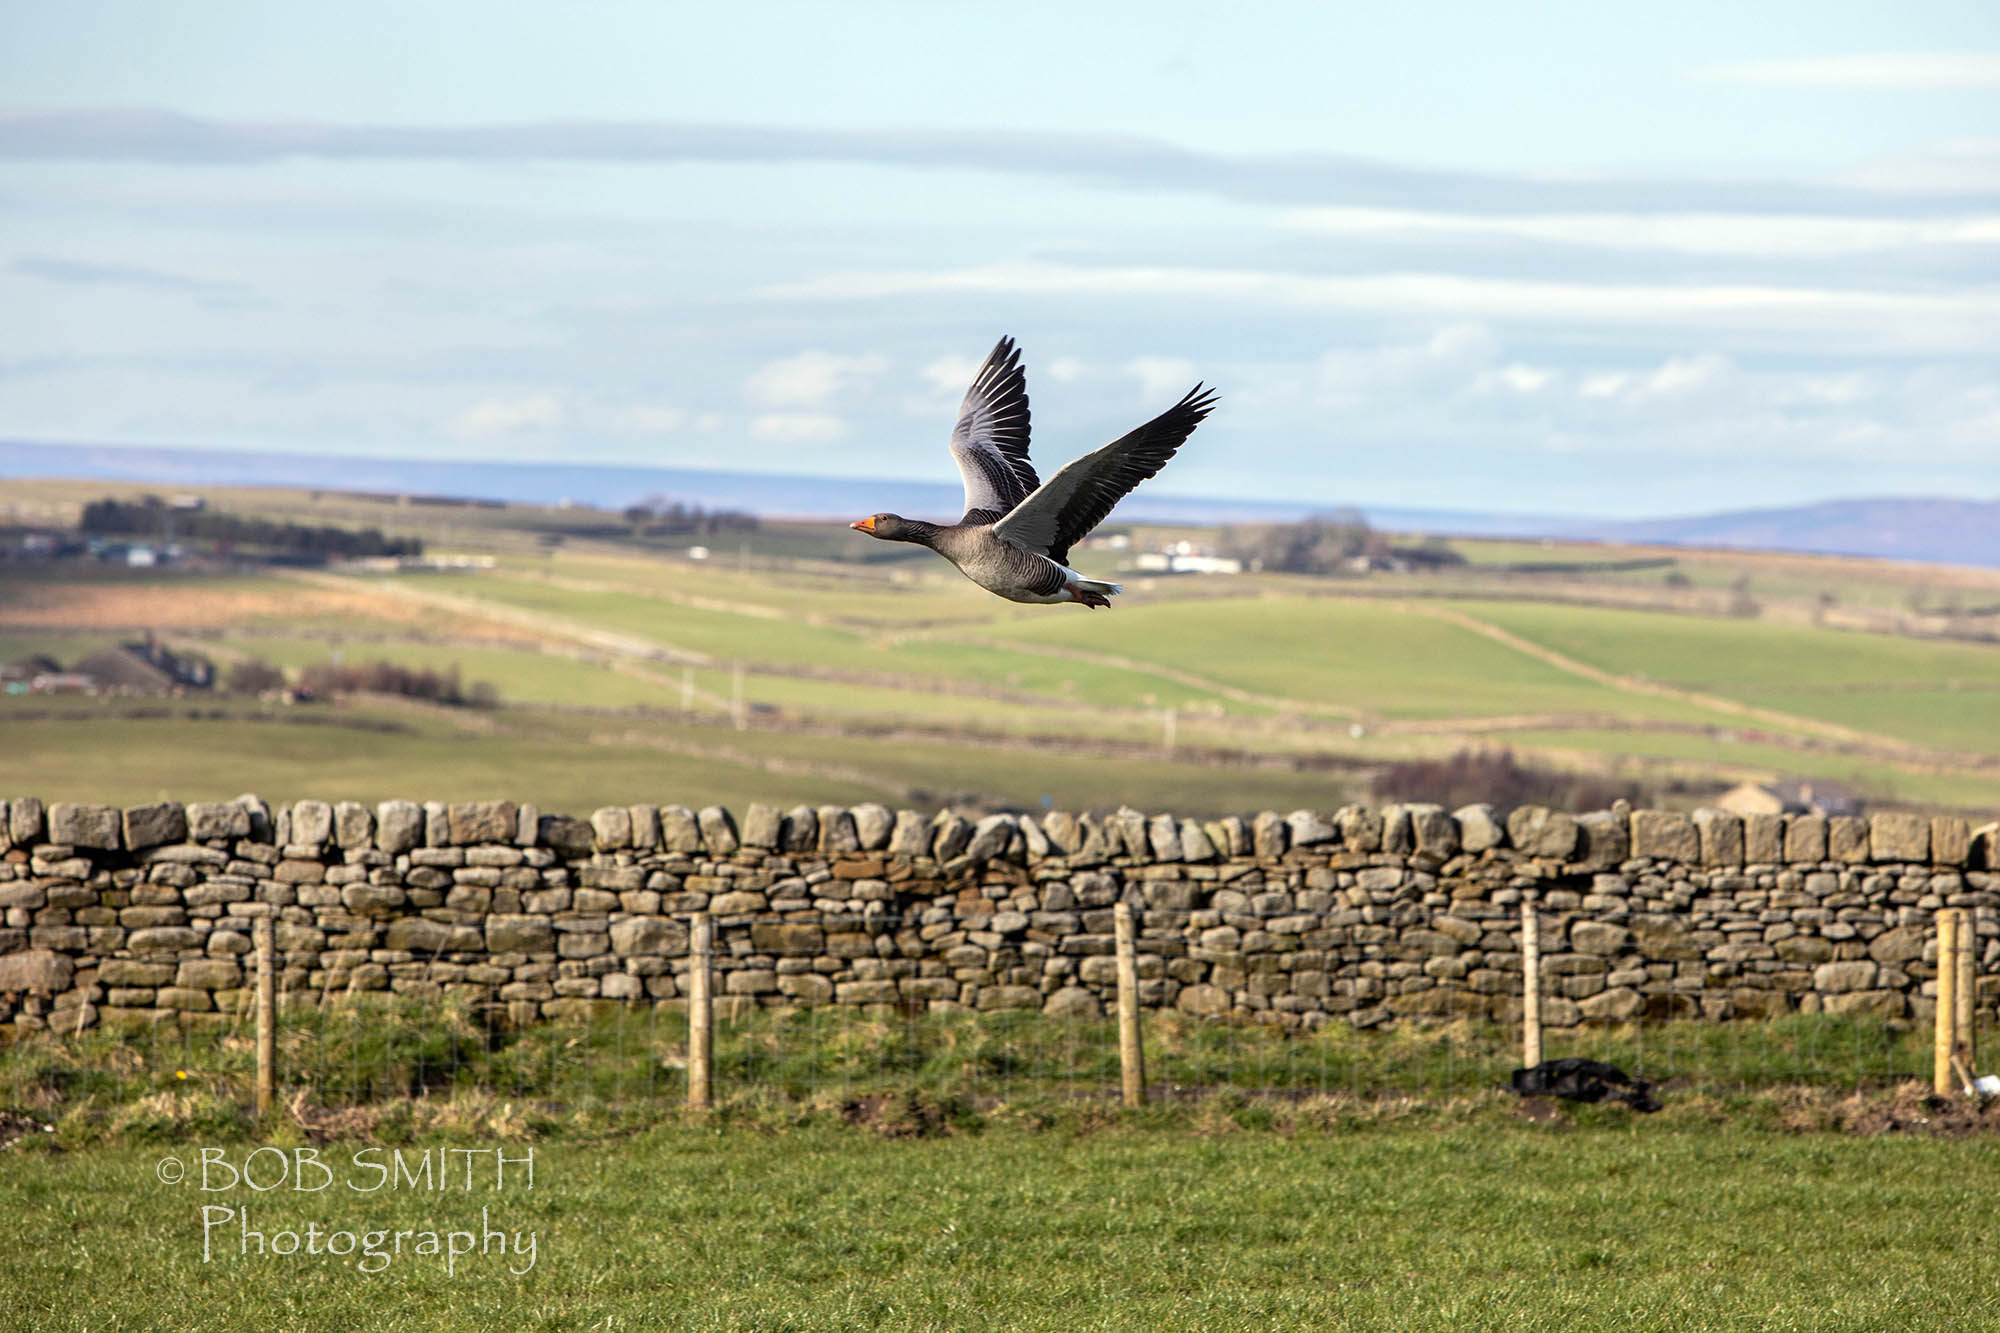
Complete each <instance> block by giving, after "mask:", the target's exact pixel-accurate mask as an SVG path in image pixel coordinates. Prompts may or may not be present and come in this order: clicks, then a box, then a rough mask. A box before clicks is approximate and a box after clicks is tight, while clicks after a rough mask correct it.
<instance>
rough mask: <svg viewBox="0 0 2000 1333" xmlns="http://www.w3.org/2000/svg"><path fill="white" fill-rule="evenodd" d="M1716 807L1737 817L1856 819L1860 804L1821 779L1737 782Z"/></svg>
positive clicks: (1846, 790)
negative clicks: (1780, 816)
mask: <svg viewBox="0 0 2000 1333" xmlns="http://www.w3.org/2000/svg"><path fill="white" fill-rule="evenodd" d="M1715 803H1716V805H1718V806H1720V807H1721V808H1722V809H1724V810H1727V811H1729V812H1730V813H1732V814H1738V815H1858V814H1860V813H1861V809H1862V804H1863V802H1862V800H1861V798H1860V797H1859V796H1857V795H1855V794H1854V793H1853V792H1851V791H1849V790H1848V789H1847V788H1845V787H1843V786H1841V785H1840V784H1839V783H1837V782H1828V781H1826V780H1824V779H1820V780H1817V781H1805V780H1799V779H1793V780H1788V781H1785V782H1768V783H1765V782H1740V783H1738V784H1737V785H1736V786H1734V787H1731V788H1730V789H1729V790H1728V791H1726V792H1724V793H1723V794H1722V795H1721V796H1719V797H1717V798H1716V801H1715Z"/></svg>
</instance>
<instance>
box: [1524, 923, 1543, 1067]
mask: <svg viewBox="0 0 2000 1333" xmlns="http://www.w3.org/2000/svg"><path fill="white" fill-rule="evenodd" d="M1541 1062H1542V919H1541V914H1540V913H1539V912H1537V911H1536V910H1535V893H1534V890H1532V889H1529V890H1526V891H1524V892H1523V893H1522V894H1521V1065H1522V1067H1523V1068H1525V1069H1533V1068H1534V1067H1535V1066H1536V1065H1538V1064H1540V1063H1541Z"/></svg>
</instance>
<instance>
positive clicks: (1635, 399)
mask: <svg viewBox="0 0 2000 1333" xmlns="http://www.w3.org/2000/svg"><path fill="white" fill-rule="evenodd" d="M1735 374H1736V367H1735V366H1734V365H1733V364H1731V362H1730V361H1729V359H1728V358H1727V357H1722V356H1717V355H1715V354H1713V353H1709V352H1703V353H1698V354H1695V355H1689V356H1670V357H1668V358H1667V359H1666V360H1665V361H1662V362H1661V363H1660V364H1659V365H1658V366H1657V367H1655V368H1654V369H1652V370H1649V371H1640V370H1612V371H1601V372H1599V373H1597V374H1594V375H1586V376H1584V377H1583V378H1582V380H1580V381H1579V382H1578V384H1577V396H1578V397H1580V398H1583V399H1587V400H1588V399H1595V400H1600V401H1607V402H1621V403H1625V404H1628V405H1630V404H1644V403H1649V402H1655V401H1659V400H1662V399H1675V398H1688V397H1692V396H1694V395H1696V394H1701V393H1705V392H1708V391H1709V390H1712V389H1715V388H1717V387H1718V386H1721V385H1722V384H1724V383H1725V382H1726V381H1728V380H1729V379H1730V378H1731V377H1732V376H1734V375H1735ZM1537 387H1539V386H1537Z"/></svg>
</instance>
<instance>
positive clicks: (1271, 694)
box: [0, 483, 2000, 814]
mask: <svg viewBox="0 0 2000 1333" xmlns="http://www.w3.org/2000/svg"><path fill="white" fill-rule="evenodd" d="M25 485H26V486H27V488H28V489H29V490H35V491H36V493H37V494H41V492H43V491H46V495H45V496H44V497H43V498H44V501H45V503H46V505H47V506H48V507H49V510H50V512H51V513H57V512H60V511H61V509H62V506H64V505H68V506H70V507H71V508H74V506H75V505H76V504H78V503H80V502H81V501H82V500H83V499H87V498H90V492H91V490H92V488H87V487H86V488H81V489H79V487H78V485H77V484H74V483H72V484H62V483H28V484H25ZM37 488H39V489H37ZM102 489H103V488H101V487H99V488H96V492H97V493H102ZM214 498H215V500H216V502H218V503H226V504H227V505H229V506H231V507H232V508H233V509H237V510H240V511H243V512H252V511H256V512H263V513H266V514H267V515H269V516H273V517H284V518H288V519H292V520H296V521H314V522H343V523H367V524H374V525H379V526H382V527H383V528H384V529H385V530H386V531H389V532H390V533H391V534H392V535H412V536H421V537H424V538H425V540H427V541H429V542H431V543H432V544H433V545H432V549H433V550H434V551H443V552H445V553H447V554H455V553H461V552H462V553H469V554H472V555H475V556H477V557H479V558H481V559H490V561H491V567H490V568H484V569H476V568H475V569H465V568H459V569H451V570H433V571H429V572H406V573H401V574H381V573H370V574H359V575H343V574H340V573H337V572H336V573H287V572H282V571H272V572H269V573H263V574H241V573H233V574H223V575H215V574H199V573H189V572H178V571H177V572H165V571H158V570H151V571H136V570H135V571H123V570H116V569H108V568H104V567H99V566H94V565H85V566H79V565H76V564H74V563H71V564H68V565H63V566H60V567H58V566H28V565H20V564H14V565H9V566H5V567H0V661H11V660H15V659H16V658H18V657H20V656H23V655H25V654H27V653H29V652H44V653H47V654H49V655H50V656H53V657H55V658H57V659H58V660H59V661H63V662H70V661H74V660H76V659H77V658H78V657H80V656H82V655H84V654H86V653H87V652H89V651H93V650H95V649H96V648H101V647H104V646H107V645H109V644H112V643H114V642H117V641H119V640H121V639H130V638H133V637H136V636H137V635H138V634H140V633H142V632H146V631H152V632H154V633H156V634H157V635H159V636H160V637H161V638H163V639H164V640H165V641H166V642H168V643H169V644H170V645H172V646H174V647H176V648H179V649H185V650H189V651H194V652H199V653H204V654H206V655H208V656H210V657H211V658H212V659H213V660H214V661H215V662H216V663H217V664H218V666H219V667H221V668H222V669H223V670H224V671H225V672H226V670H227V668H228V667H229V666H230V665H231V664H233V663H235V662H238V661H242V660H246V659H261V660H264V661H268V662H270V663H273V664H275V665H277V666H279V667H282V668H284V669H286V670H288V671H291V672H294V673H296V672H297V671H298V670H299V669H301V668H304V667H307V666H312V665H319V664H326V663H329V662H332V661H334V660H335V659H336V657H337V658H338V660H340V661H342V662H345V663H348V664H365V663H372V662H375V661H389V662H392V663H395V664H398V665H401V666H405V667H410V668H421V669H429V670H434V671H442V670H448V669H451V668H454V667H455V668H456V669H457V670H458V672H459V674H460V677H461V679H462V680H463V681H464V682H465V683H467V684H468V685H469V684H471V683H474V682H484V683H487V684H490V685H491V686H493V687H494V688H495V690H497V692H498V695H499V698H500V700H501V703H502V706H501V707H500V708H498V709H485V710H442V709H437V708H429V707H421V706H416V705H410V704H399V703H394V702H391V701H383V700H371V699H367V698H356V699H351V700H347V701H343V702H340V703H338V704H334V705H328V704H325V703H319V704H312V705H304V706H300V707H298V708H294V709H284V708H279V707H276V706H255V705H251V704H249V703H247V702H244V701H227V700H201V701H198V702H199V705H200V706H199V707H197V706H196V704H197V701H191V700H183V701H180V703H179V704H178V705H176V706H175V707H174V708H172V709H169V710H168V711H167V712H165V713H162V712H160V711H159V710H157V709H152V710H149V709H145V708H140V707H138V706H137V704H136V701H130V700H122V701H121V700H109V701H91V700H64V701H62V702H60V703H59V704H58V703H53V702H51V701H49V700H47V699H42V698H38V697H29V698H25V699H23V698H8V699H5V700H0V726H4V727H5V728H6V732H7V742H8V743H7V744H6V745H5V746H4V747H0V782H4V783H6V784H8V785H9V786H11V787H12V788H13V789H16V790H23V791H26V790H35V791H40V792H42V793H43V794H44V795H46V796H48V797H51V798H56V797H69V798H78V799H105V800H110V799H120V800H124V799H133V798H135V797H134V794H135V793H136V794H138V796H137V798H139V799H153V798H155V797H158V796H160V795H163V794H166V793H168V792H169V791H171V792H172V793H173V794H175V795H177V796H181V797H183V798H185V797H186V796H188V795H191V794H194V793H195V792H196V790H197V789H198V790H199V792H200V793H201V794H213V793H216V792H227V793H228V794H234V793H235V792H237V791H241V790H245V789H255V790H257V791H259V792H260V793H262V794H265V795H267V796H268V797H270V798H271V799H281V798H289V797H291V796H305V795H312V796H325V797H340V796H346V797H351V798H354V799H362V800H379V799H384V798H386V797H389V796H407V795H410V794H412V792H413V790H418V791H421V792H422V793H425V794H442V795H449V796H468V797H469V796H474V795H507V796H513V797H515V798H517V799H526V800H534V801H537V802H539V803H541V804H543V805H544V806H546V807H548V808H557V809H574V808H579V807H580V806H584V805H588V804H590V803H593V802H610V801H614V800H630V799H636V797H634V796H633V795H632V793H634V792H639V793H642V794H644V795H645V797H646V798H647V799H676V800H682V801H691V800H692V799H693V798H692V796H691V795H690V794H689V793H691V792H694V791H695V789H696V788H706V789H708V790H709V791H712V792H713V795H712V796H709V797H707V799H725V800H728V801H730V802H732V803H736V802H739V801H740V800H742V799H745V798H746V797H749V798H756V797H758V796H761V797H763V798H766V799H781V800H786V801H792V800H813V801H842V800H855V799H879V800H891V801H909V802H915V803H925V802H930V803H937V802H943V801H947V800H949V801H957V802H960V803H962V804H964V805H966V806H968V807H972V808H997V807H1014V808H1036V807H1037V806H1039V805H1040V804H1041V802H1042V801H1043V799H1044V798H1047V799H1049V800H1051V801H1054V802H1057V803H1061V804H1064V805H1076V806H1083V805H1087V806H1092V807H1098V808H1108V807H1115V806H1117V805H1119V804H1132V805H1135V806H1140V807H1144V808H1154V809H1159V808H1176V809H1182V810H1184V811H1186V812H1187V813H1190V814H1193V813H1222V812H1238V813H1240V812H1245V811H1249V810H1254V809H1256V808H1259V807H1260V806H1264V805H1273V806H1277V807H1280V808H1289V807H1292V806H1299V805H1310V806H1319V807H1325V806H1331V805H1337V804H1341V803H1344V802H1346V801H1348V800H1353V799H1357V798H1360V797H1363V796H1365V795H1366V794H1367V792H1368V785H1369V783H1370V781H1371V780H1372V779H1371V775H1372V774H1374V773H1376V772H1377V771H1379V770H1380V769H1381V768H1382V766H1383V765H1386V764H1391V763H1395V762H1399V761H1404V760H1411V759H1427V758H1429V759H1434V758H1442V757H1445V756H1448V755H1450V754H1452V753H1453V752H1454V751H1456V750H1460V749H1465V748H1468V747H1470V748H1494V747H1507V748H1510V749H1512V750H1513V751H1515V753H1516V754H1517V755H1518V756H1519V757H1520V758H1521V759H1522V760H1523V761H1524V762H1527V763H1530V764H1536V765H1540V766H1543V767H1546V768H1554V769H1558V770H1566V771H1573V772H1576V773H1580V774H1585V775H1591V776H1597V777H1605V778H1613V779H1618V780H1622V781H1631V782H1637V783H1639V784H1641V785H1642V786H1644V787H1646V788H1647V789H1648V790H1651V791H1653V792H1656V793H1658V795H1659V797H1660V798H1663V799H1667V800H1670V801H1673V802H1679V803H1683V804H1694V803H1698V802H1699V801H1700V800H1701V799H1702V797H1703V795H1704V793H1708V794H1712V793H1713V792H1715V791H1717V790H1719V789H1720V788H1722V787H1723V786H1727V785H1730V784H1732V783H1734V782H1736V781H1738V780H1742V779H1745V778H1762V779H1775V778H1780V777H1801V778H1808V779H1811V780H1814V781H1816V782H1836V783H1841V784H1845V785H1847V786H1850V787H1853V788H1855V789H1856V790H1858V791H1860V792H1861V793H1862V794H1864V795H1865V796H1866V797H1867V798H1869V799H1870V800H1873V801H1877V802H1883V801H1888V802H1895V801H1902V802H1908V803H1923V804H1945V805H1951V806H1956V807H1960V808H1965V809H1967V810H1970V811H1974V812H1980V811H1990V810H1991V809H1993V808H1994V807H1995V806H1996V805H2000V644H1996V643H1994V642H1989V641H1976V642H1975V641H1952V640H1946V639H1941V638H1938V637H1934V636H1931V637H1925V636H1922V635H1918V634H1914V633H1877V632H1865V631H1863V630H1860V629H1853V628H1827V627H1820V626H1815V625H1814V624H1813V623H1811V622H1812V617H1813V616H1815V615H1817V614H1818V612H1819V611H1820V610H1823V609H1824V607H1823V604H1822V603H1821V602H1820V601H1819V600H1818V599H1819V596H1820V594H1822V593H1826V594H1828V595H1830V596H1833V597H1834V598H1835V599H1836V601H1837V602H1838V604H1839V605H1841V606H1850V605H1851V606H1862V605H1868V606H1887V605H1894V604H1897V603H1898V602H1899V601H1900V602H1901V603H1902V604H1905V605H1911V604H1916V603H1920V602H1922V601H1924V599H1925V598H1927V597H1928V598H1932V599H1933V600H1935V598H1936V596H1941V595H1944V593H1945V592H1947V591H1948V592H1949V593H1950V595H1952V596H1954V597H1957V598H1958V599H1959V600H1960V601H1961V602H1962V603H1965V604H1973V603H1983V602H1984V601H1988V600H2000V573H1995V572H1991V571H1979V570H1962V571H1951V570H1941V569H1937V568H1934V567H1915V566H1910V567H1905V566H1898V565H1894V564H1887V563H1881V562H1867V561H1838V560H1826V559H1822V558H1816V557H1789V556H1768V557H1766V556H1757V555H1754V554H1749V553H1743V552H1684V553H1667V554H1665V555H1663V554H1662V553H1661V552H1660V551H1658V550H1654V549H1649V548H1598V547H1590V546H1582V547H1576V548H1568V547H1562V546H1559V545H1554V546H1552V545H1548V544H1540V543H1470V542H1459V543H1457V545H1458V547H1459V549H1460V550H1461V551H1463V552H1466V553H1468V555H1469V556H1470V557H1471V563H1470V564H1469V565H1468V566H1465V567H1462V568H1460V569H1458V570H1447V571H1445V572H1443V573H1438V574H1418V573H1398V574H1384V575H1379V576H1373V575H1371V576H1369V577H1366V578H1359V577H1348V576H1339V577H1332V576H1329V577H1307V576H1301V575H1274V574H1257V575H1249V574H1246V575H1242V576H1239V577H1180V578H1172V577H1159V576H1154V575H1148V574H1144V573H1141V572H1137V571H1133V570H1123V571H1121V570H1120V569H1119V568H1118V565H1119V563H1120V562H1122V561H1125V560H1128V559H1130V558H1131V555H1132V554H1133V549H1139V548H1142V547H1143V546H1144V545H1145V543H1146V542H1147V541H1149V540H1151V539H1152V537H1154V536H1161V535H1170V536H1174V537H1176V538H1187V539H1200V538H1201V537H1202V534H1201V532H1200V530H1196V529H1176V530H1173V531H1172V532H1171V533H1165V532H1152V530H1147V529H1141V530H1138V531H1136V532H1135V534H1134V535H1135V547H1134V548H1133V549H1128V550H1122V551H1114V550H1110V549H1104V548H1096V549H1092V550H1090V551H1088V552H1080V553H1079V559H1080V560H1083V557H1084V556H1085V555H1087V556H1088V557H1089V559H1088V560H1083V563H1085V564H1087V565H1088V566H1089V567H1091V568H1092V569H1093V570H1101V571H1102V572H1104V573H1106V574H1109V575H1111V576H1113V577H1120V578H1123V579H1124V581H1125V582H1126V585H1127V589H1128V591H1127V594H1126V595H1125V596H1124V597H1122V598H1120V599H1119V602H1118V605H1117V607H1116V608H1115V610H1114V611H1112V612H1111V613H1109V614H1107V615H1103V616H1094V615H1087V614H1083V613H1080V612H1078V611H1076V610H1075V609H1074V608H1040V607H1022V606H1017V605H1014V604H1012V603H1006V602H1001V601H999V600H997V599H995V598H992V597H989V596H986V595H985V594H983V593H981V592H980V591H979V590H978V589H976V588H974V587H973V586H972V585H970V584H969V583H967V582H965V581H964V580H963V579H961V578H960V577H958V575H957V574H955V573H954V572H953V571H951V570H950V569H949V568H947V567H945V566H944V565H942V564H941V563H939V562H937V561H935V560H931V559H926V558H908V557H906V555H905V553H903V552H900V551H889V552H887V553H886V555H885V553H884V552H883V551H882V549H881V548H880V545H879V544H878V543H871V542H869V541H867V539H865V538H863V537H860V536H859V535H857V534H854V533H850V532H847V531H845V529H843V528H840V527H838V526H837V525H824V526H821V525H790V526H787V525H776V524H767V525H765V526H764V528H762V529H759V530H758V531H757V532H755V533H750V534H744V535H738V534H731V535H730V536H729V537H727V538H723V539H718V540H717V541H716V542H715V543H713V547H714V552H715V553H714V554H713V555H712V556H711V557H710V558H708V559H706V560H695V559H692V558H690V557H689V555H688V554H687V549H686V548H687V547H688V546H689V545H690V544H691V542H690V541H688V540H680V539H673V540H652V539H648V540H645V541H634V540H629V539H627V538H621V537H620V535H619V534H620V533H621V532H622V531H624V530H623V529H622V528H621V527H620V525H619V523H618V522H616V521H615V516H606V515H601V514H600V515H593V514H591V513H589V512H579V511H575V510H557V509H535V508H533V507H528V506H508V507H484V506H457V507H454V506H426V505H399V504H393V503H384V502H382V501H381V500H377V499H370V498H367V497H357V496H338V495H333V494H330V493H320V494H314V493H307V492H269V493H265V492H250V491H237V492H227V493H225V492H218V493H217V495H216V496H215V497H214ZM1149 534H1151V535H1149ZM628 537H629V534H628ZM556 539H560V540H559V541H558V540H556ZM551 542H554V544H551ZM911 554H913V555H915V556H922V553H921V552H917V553H911ZM888 557H903V558H888ZM1629 559H1652V560H1659V559H1672V560H1674V561H1675V562H1676V563H1675V565H1674V566H1673V567H1674V568H1675V569H1680V570H1684V571H1687V572H1688V579H1687V584H1688V587H1689V588H1691V589H1692V590H1693V591H1692V592H1687V591H1685V590H1683V591H1678V592H1677V591H1673V590H1665V589H1663V590H1656V593H1654V592H1647V591H1646V590H1647V588H1649V587H1651V586H1652V585H1651V584H1649V583H1646V582H1644V581H1641V580H1640V578H1639V576H1640V574H1642V573H1644V574H1646V577H1647V578H1652V573H1647V572H1646V571H1631V570H1623V571H1621V570H1612V571H1609V572H1605V573H1602V574H1591V573H1589V572H1587V568H1588V566H1590V565H1591V564H1592V563H1593V562H1595V563H1598V564H1602V563H1615V562H1617V561H1619V560H1629ZM1537 562H1540V564H1541V565H1546V566H1549V567H1551V568H1555V569H1558V570H1560V571H1562V572H1561V573H1560V574H1559V575H1554V576H1548V577H1545V576H1543V575H1540V574H1537V573H1534V572H1533V570H1534V569H1535V568H1537V567H1538V566H1537ZM1495 570H1498V571H1501V572H1499V573H1494V572H1492V571H1495ZM1523 570H1526V571H1528V572H1520V571H1523ZM1579 570H1584V571H1585V572H1578V571H1579ZM1653 572H1654V573H1656V572H1657V568H1656V569H1655V570H1654V571H1653ZM1724 574H1728V575H1729V577H1728V578H1727V579H1724V578H1723V577H1722V576H1723V575H1724ZM1746 575H1747V576H1748V577H1750V578H1751V581H1752V586H1753V588H1754V589H1755V590H1756V592H1757V595H1758V597H1759V599H1760V600H1759V613H1758V614H1757V615H1754V616H1747V617H1746V616H1730V615H1725V614H1721V612H1720V608H1721V606H1722V603H1721V602H1719V601H1716V600H1715V599H1713V598H1710V599H1709V600H1708V601H1706V602H1704V601H1702V600H1701V598H1702V597H1706V596H1707V595H1708V592H1709V591H1712V590H1713V589H1714V588H1716V587H1722V586H1725V585H1726V584H1727V583H1730V582H1734V581H1736V580H1738V579H1741V578H1743V577H1745V576H1746ZM1653 581H1654V582H1655V583H1657V582H1658V580H1657V579H1654V580H1653ZM1656 594H1657V595H1656ZM1794 594H1796V595H1794ZM1689 597H1694V599H1695V600H1694V601H1692V602H1691V601H1689V600H1688V599H1689ZM1647 598H1654V600H1651V601H1649V600H1646V599H1647ZM1634 599H1637V600H1634ZM1788 599H1789V600H1788ZM1704 606H1706V607H1710V608H1711V610H1713V611H1714V613H1713V614H1707V613H1700V612H1701V608H1702V607H1704ZM1885 623H1886V622H1885ZM739 679H740V681H741V710H740V714H739V711H738V702H737V700H738V693H737V692H738V680H739ZM194 713H200V714H202V716H198V717H197V716H193V715H192V714H194ZM738 721H740V722H741V723H742V726H741V727H739V726H737V725H735V723H736V722H738ZM668 793H673V795H672V796H671V797H669V796H668V795H667V794H668ZM1394 794H1395V795H1397V796H1400V797H1404V798H1408V799H1421V798H1423V796H1424V794H1425V793H1423V792H1422V791H1417V790H1408V791H1405V790H1397V791H1395V793H1394ZM707 799H704V800H702V801H701V803H703V804H705V803H707Z"/></svg>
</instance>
